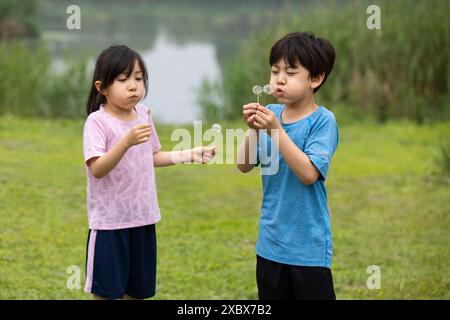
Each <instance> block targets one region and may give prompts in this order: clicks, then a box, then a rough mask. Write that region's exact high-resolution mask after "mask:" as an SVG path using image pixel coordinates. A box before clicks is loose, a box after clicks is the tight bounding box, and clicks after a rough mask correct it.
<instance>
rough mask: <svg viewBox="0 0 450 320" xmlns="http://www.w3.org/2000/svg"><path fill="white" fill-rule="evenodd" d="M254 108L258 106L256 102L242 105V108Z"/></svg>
mask: <svg viewBox="0 0 450 320" xmlns="http://www.w3.org/2000/svg"><path fill="white" fill-rule="evenodd" d="M256 108H258V104H257V103H250V104H246V105H244V107H243V109H244V110H248V109H256Z"/></svg>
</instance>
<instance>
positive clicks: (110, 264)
mask: <svg viewBox="0 0 450 320" xmlns="http://www.w3.org/2000/svg"><path fill="white" fill-rule="evenodd" d="M155 288H156V231H155V225H154V224H152V225H146V226H142V227H136V228H128V229H119V230H89V234H88V241H87V249H86V286H85V291H86V292H91V293H93V294H95V295H97V296H100V297H103V298H107V299H122V298H123V296H124V294H127V295H129V296H131V297H133V298H136V299H145V298H150V297H153V296H154V295H155Z"/></svg>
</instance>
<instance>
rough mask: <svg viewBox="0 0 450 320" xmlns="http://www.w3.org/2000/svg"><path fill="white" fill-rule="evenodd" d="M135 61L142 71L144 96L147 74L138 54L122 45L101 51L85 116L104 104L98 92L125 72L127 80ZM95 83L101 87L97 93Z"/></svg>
mask: <svg viewBox="0 0 450 320" xmlns="http://www.w3.org/2000/svg"><path fill="white" fill-rule="evenodd" d="M135 61H137V62H138V64H139V66H140V67H141V70H142V78H143V80H144V87H145V95H147V91H148V74H147V69H146V68H145V64H144V61H143V60H142V58H141V56H140V55H139V53H137V52H135V51H134V50H131V49H130V48H128V47H127V46H124V45H115V46H111V47H109V48H108V49H105V50H103V51H102V52H101V53H100V55H99V56H98V58H97V62H96V63H95V71H94V76H93V78H92V83H91V90H90V92H89V97H88V100H87V114H88V115H89V114H91V113H92V112H94V111H97V110H98V109H99V108H100V105H101V104H102V103H106V98H105V96H104V95H102V94H101V93H100V92H101V91H102V90H104V89H106V88H107V87H108V86H109V85H110V84H112V83H113V82H114V79H115V78H116V77H117V76H119V75H120V74H121V73H124V72H126V73H127V78H128V77H129V76H130V75H131V73H132V72H133V71H134V64H135ZM95 81H101V82H102V87H101V90H100V91H98V90H97V89H96V88H95Z"/></svg>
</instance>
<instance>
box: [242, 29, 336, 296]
mask: <svg viewBox="0 0 450 320" xmlns="http://www.w3.org/2000/svg"><path fill="white" fill-rule="evenodd" d="M334 59H335V52H334V49H333V46H332V45H331V44H330V42H329V41H328V40H325V39H322V38H316V37H315V36H314V35H313V34H312V33H308V32H296V33H290V34H288V35H286V36H285V37H283V38H282V39H280V40H278V42H276V43H275V44H274V45H273V47H272V49H271V51H270V57H269V62H270V65H271V76H270V85H271V87H272V89H273V91H274V95H275V97H276V98H277V100H278V102H279V103H280V104H272V105H269V106H267V107H263V106H261V105H258V104H257V103H250V104H247V105H244V106H243V117H244V120H245V121H246V122H247V125H248V126H249V127H250V129H249V130H248V131H247V134H246V137H245V139H244V141H243V142H242V143H241V145H240V146H239V151H238V159H241V160H239V161H238V168H239V170H240V171H242V172H244V173H245V172H248V171H250V170H252V169H253V168H254V167H255V165H258V164H259V163H261V167H262V182H263V200H262V208H261V217H260V223H259V235H258V241H257V244H256V253H257V265H256V278H257V284H258V296H259V299H335V298H336V296H335V293H334V287H333V279H332V274H331V256H332V238H331V225H330V217H329V210H328V206H327V193H326V189H325V185H324V182H325V179H326V177H327V172H328V168H329V166H330V162H331V159H332V156H333V154H334V152H335V150H336V147H337V144H338V129H337V124H336V120H335V117H334V115H333V113H332V112H331V111H329V110H327V109H326V108H325V107H323V106H319V105H317V104H316V103H315V101H314V93H316V92H317V91H318V90H319V88H320V87H321V86H322V85H323V84H324V83H325V81H326V79H327V77H328V75H329V74H330V72H331V70H332V68H333V63H334ZM271 150H272V151H271ZM274 152H276V153H278V152H279V156H278V158H276V159H277V163H276V164H274V163H273V161H272V163H269V164H268V163H267V162H266V163H264V159H265V158H264V155H267V154H271V153H272V154H273V153H274ZM251 158H253V159H255V158H256V161H255V160H254V161H252V160H251ZM271 158H272V157H271ZM274 165H276V166H277V170H275V171H274V170H271V171H266V172H268V174H264V169H267V168H268V167H270V166H272V167H273V166H274Z"/></svg>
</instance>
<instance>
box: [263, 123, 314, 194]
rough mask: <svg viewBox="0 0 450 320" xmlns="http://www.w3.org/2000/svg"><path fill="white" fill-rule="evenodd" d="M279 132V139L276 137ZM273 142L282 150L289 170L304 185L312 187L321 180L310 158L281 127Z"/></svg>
mask: <svg viewBox="0 0 450 320" xmlns="http://www.w3.org/2000/svg"><path fill="white" fill-rule="evenodd" d="M277 132H278V136H279V138H277V137H276V135H277ZM272 141H274V143H275V145H276V146H277V148H278V150H280V153H281V154H282V156H283V158H284V160H285V161H286V163H287V165H288V166H289V168H291V170H292V171H293V172H294V173H295V175H296V176H297V177H298V178H299V179H300V180H301V181H302V182H303V183H304V184H306V185H311V184H313V183H314V182H316V181H317V179H319V177H320V173H319V171H318V170H317V169H316V167H315V166H314V165H313V164H312V162H311V160H310V159H309V157H308V156H307V155H306V154H305V153H303V151H301V150H300V149H299V148H298V147H297V145H296V144H295V143H294V142H293V141H292V140H291V138H290V137H289V136H288V134H287V133H286V131H284V129H283V128H282V127H281V126H280V128H279V129H278V131H275V132H274V133H272Z"/></svg>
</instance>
